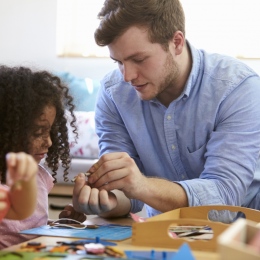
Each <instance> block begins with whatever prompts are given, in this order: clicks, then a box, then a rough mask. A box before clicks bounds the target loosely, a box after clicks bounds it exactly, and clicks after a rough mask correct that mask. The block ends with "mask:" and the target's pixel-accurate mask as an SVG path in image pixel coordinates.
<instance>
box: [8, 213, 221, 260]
mask: <svg viewBox="0 0 260 260" xmlns="http://www.w3.org/2000/svg"><path fill="white" fill-rule="evenodd" d="M132 222H133V221H132V219H131V218H115V219H103V218H100V217H94V218H91V219H89V220H87V221H86V222H85V224H121V225H131V224H132ZM61 240H62V241H74V240H79V238H66V237H51V236H40V237H37V238H35V239H32V240H30V241H34V242H41V243H43V244H46V245H55V244H56V242H57V241H61ZM116 243H117V246H116V247H117V248H118V249H119V250H122V251H124V250H140V251H141V250H152V249H154V250H156V251H176V250H174V249H172V250H171V249H169V248H150V247H144V246H134V245H132V241H131V238H130V239H126V240H123V241H116ZM21 245H22V244H18V245H15V246H11V247H9V248H6V249H4V251H15V250H19V249H20V248H21ZM192 253H193V255H194V257H195V258H196V260H220V257H219V255H218V253H217V252H204V251H193V252H192ZM115 259H116V258H115Z"/></svg>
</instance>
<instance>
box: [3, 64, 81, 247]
mask: <svg viewBox="0 0 260 260" xmlns="http://www.w3.org/2000/svg"><path fill="white" fill-rule="evenodd" d="M65 109H66V110H67V111H68V113H69V114H70V117H71V118H72V120H71V121H70V125H71V127H72V128H73V129H74V133H75V134H76V127H75V125H74V123H75V116H74V114H73V109H74V105H73V103H72V97H71V96H70V95H69V93H68V88H67V87H66V86H65V85H63V84H62V83H61V81H60V79H59V78H58V77H56V76H54V75H52V74H50V73H48V72H46V71H38V72H37V71H36V72H34V71H32V70H31V69H29V68H25V67H14V68H10V67H6V66H0V122H1V124H0V176H1V183H2V184H5V183H6V181H7V179H6V174H5V173H6V164H5V156H6V154H7V153H9V152H10V151H12V152H20V151H23V152H26V153H28V154H30V155H32V157H33V158H34V159H35V160H36V162H37V163H38V164H39V162H40V161H41V160H42V159H43V158H44V157H45V161H46V164H47V165H48V168H50V169H51V170H52V171H53V173H52V175H50V174H49V172H48V171H47V170H46V169H45V168H43V167H42V166H41V165H38V174H37V206H36V210H35V212H34V213H33V215H32V216H30V217H29V218H27V219H25V220H22V221H15V220H7V219H4V220H3V221H2V222H1V223H0V237H1V240H0V248H4V247H7V246H11V245H14V244H17V243H21V242H23V241H25V240H28V239H31V238H33V237H32V236H28V235H22V234H19V231H21V230H25V229H30V228H34V227H37V226H41V225H46V224H47V222H48V193H49V192H50V190H51V189H52V187H53V183H54V182H56V178H55V176H56V174H57V173H56V171H57V169H58V167H59V163H61V164H62V166H63V168H64V169H65V170H64V175H63V177H64V180H65V181H68V177H67V175H68V169H69V166H70V157H69V143H68V129H67V125H66V124H67V118H66V115H65ZM70 210H71V214H70V215H68V216H67V217H69V218H74V219H77V220H79V221H84V220H85V216H84V214H82V213H77V212H75V211H74V210H73V208H71V207H70Z"/></svg>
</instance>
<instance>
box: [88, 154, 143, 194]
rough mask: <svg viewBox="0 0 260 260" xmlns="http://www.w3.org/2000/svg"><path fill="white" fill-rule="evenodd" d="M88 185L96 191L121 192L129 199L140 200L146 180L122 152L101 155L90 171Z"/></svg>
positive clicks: (130, 159)
mask: <svg viewBox="0 0 260 260" xmlns="http://www.w3.org/2000/svg"><path fill="white" fill-rule="evenodd" d="M89 172H90V173H91V175H90V176H89V178H88V183H89V185H91V187H92V188H97V189H98V190H106V191H110V190H114V189H117V190H121V191H123V192H124V194H125V196H126V197H128V198H129V199H142V193H143V192H145V190H146V183H147V178H146V177H145V176H144V175H143V174H142V173H141V172H140V170H139V168H138V167H137V165H136V163H135V161H134V160H133V159H132V158H131V157H130V156H129V155H128V154H127V153H124V152H118V153H108V154H105V155H103V156H102V157H101V158H100V160H99V161H98V162H96V163H95V164H94V165H93V166H92V167H91V168H90V169H89Z"/></svg>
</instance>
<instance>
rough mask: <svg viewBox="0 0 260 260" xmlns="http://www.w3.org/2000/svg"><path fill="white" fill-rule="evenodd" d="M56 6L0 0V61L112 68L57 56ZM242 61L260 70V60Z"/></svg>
mask: <svg viewBox="0 0 260 260" xmlns="http://www.w3.org/2000/svg"><path fill="white" fill-rule="evenodd" d="M86 1H87V0H86ZM56 8H57V1H56V0H0V64H6V65H28V66H35V67H37V68H41V69H48V70H53V71H68V72H71V73H73V74H74V75H76V76H79V77H90V78H93V79H101V78H102V77H103V76H104V74H106V73H107V72H108V71H110V70H111V69H112V68H115V67H116V64H115V63H113V61H112V60H110V59H89V58H58V57H56ZM245 48H248V46H245ZM244 62H246V63H247V64H249V65H250V66H251V67H252V68H254V69H255V70H256V71H257V72H258V73H259V74H260V61H259V60H247V61H244Z"/></svg>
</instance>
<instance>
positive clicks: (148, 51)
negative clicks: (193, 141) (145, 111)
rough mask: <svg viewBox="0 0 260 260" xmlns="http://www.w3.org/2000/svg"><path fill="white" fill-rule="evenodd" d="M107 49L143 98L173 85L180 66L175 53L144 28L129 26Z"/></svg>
mask: <svg viewBox="0 0 260 260" xmlns="http://www.w3.org/2000/svg"><path fill="white" fill-rule="evenodd" d="M108 48H109V51H110V56H111V58H112V59H113V60H115V61H116V62H117V63H118V66H119V69H120V71H121V72H122V74H123V76H124V80H125V81H126V82H129V83H131V84H132V86H133V87H134V88H135V90H136V91H137V93H138V95H139V97H140V98H141V99H143V100H151V99H153V98H155V97H158V96H159V95H160V94H161V93H163V91H164V90H166V89H168V88H174V83H175V82H176V80H177V79H178V75H179V69H178V66H177V64H176V62H175V61H174V58H173V55H172V53H171V52H170V51H165V50H164V49H163V48H162V46H161V45H160V44H158V43H151V42H150V41H149V38H148V33H147V31H146V30H145V29H143V28H142V29H141V28H138V27H130V28H129V29H128V30H127V31H126V32H125V33H124V34H122V35H121V36H120V37H118V38H117V39H115V40H114V41H113V42H112V43H111V44H109V45H108ZM162 101H163V100H162Z"/></svg>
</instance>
